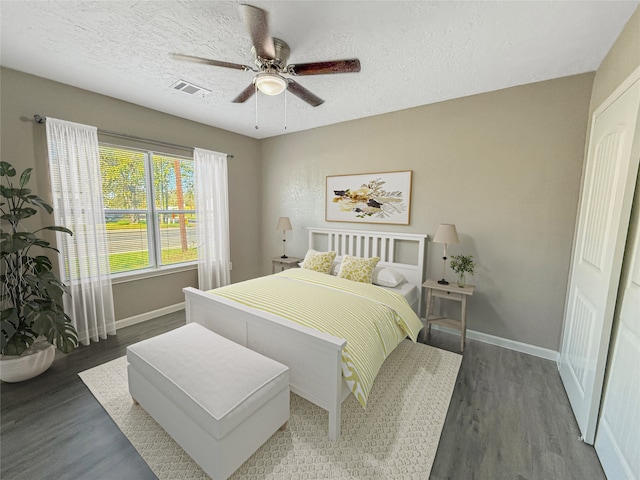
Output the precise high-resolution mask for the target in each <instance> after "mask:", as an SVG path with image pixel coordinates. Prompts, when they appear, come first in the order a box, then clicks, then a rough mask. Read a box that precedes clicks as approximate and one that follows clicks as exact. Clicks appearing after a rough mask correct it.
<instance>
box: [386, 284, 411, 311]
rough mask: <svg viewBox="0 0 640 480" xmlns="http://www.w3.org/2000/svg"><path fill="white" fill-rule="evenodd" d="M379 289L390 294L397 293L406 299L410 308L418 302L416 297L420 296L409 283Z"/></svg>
mask: <svg viewBox="0 0 640 480" xmlns="http://www.w3.org/2000/svg"><path fill="white" fill-rule="evenodd" d="M380 288H386V289H387V290H391V291H392V292H396V293H399V294H400V295H402V296H403V297H404V298H406V299H407V302H409V305H412V306H413V305H414V304H415V303H416V302H417V301H418V296H419V295H420V291H419V289H418V287H417V286H416V285H413V284H412V283H409V282H403V283H401V284H400V285H398V286H397V287H382V286H380Z"/></svg>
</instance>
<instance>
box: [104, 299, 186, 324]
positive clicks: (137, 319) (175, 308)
mask: <svg viewBox="0 0 640 480" xmlns="http://www.w3.org/2000/svg"><path fill="white" fill-rule="evenodd" d="M180 310H184V302H180V303H176V304H175V305H169V306H167V307H162V308H159V309H157V310H152V311H150V312H145V313H141V314H140V315H134V316H133V317H129V318H123V319H122V320H116V330H119V329H121V328H124V327H129V326H131V325H135V324H137V323H142V322H146V321H147V320H151V319H154V318H157V317H161V316H162V315H167V314H169V313H174V312H179V311H180Z"/></svg>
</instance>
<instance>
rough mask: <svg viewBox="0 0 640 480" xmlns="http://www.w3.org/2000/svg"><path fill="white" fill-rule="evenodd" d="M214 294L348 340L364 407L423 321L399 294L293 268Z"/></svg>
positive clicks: (349, 369) (350, 377)
mask: <svg viewBox="0 0 640 480" xmlns="http://www.w3.org/2000/svg"><path fill="white" fill-rule="evenodd" d="M209 293H211V294H213V295H218V296H221V297H225V298H228V299H230V300H234V301H236V302H239V303H242V304H244V305H247V306H249V307H252V308H256V309H258V310H261V311H265V312H270V313H273V314H275V315H278V316H280V317H283V318H286V319H288V320H291V321H294V322H296V323H299V324H301V325H305V326H307V327H310V328H314V329H316V330H320V331H322V332H325V333H328V334H330V335H333V336H335V337H338V338H343V339H345V340H346V341H347V345H346V346H345V347H344V348H343V351H342V373H343V376H344V378H345V380H346V382H347V385H348V386H349V388H350V389H351V391H352V392H353V394H354V395H355V396H356V398H357V399H358V401H359V402H360V404H361V405H362V406H363V407H366V403H367V397H368V395H369V392H370V391H371V387H372V386H373V381H374V379H375V377H376V375H377V374H378V371H379V370H380V367H381V366H382V363H383V362H384V360H385V359H386V358H387V356H388V355H389V354H390V353H391V352H392V351H393V349H394V348H396V346H397V345H398V344H399V343H400V342H401V341H402V340H403V339H404V338H406V337H407V336H408V337H410V338H411V339H412V340H413V341H414V342H415V341H416V339H417V336H418V333H419V332H420V329H421V328H422V322H421V321H420V319H419V318H418V317H417V315H416V314H415V313H414V311H413V310H412V309H411V307H410V306H409V304H408V303H407V301H406V299H405V298H404V297H403V296H402V295H400V294H398V293H395V292H392V291H389V290H386V289H383V288H381V287H377V286H375V285H370V284H364V283H358V282H353V281H351V280H346V279H343V278H337V277H333V276H331V275H326V274H323V273H318V272H314V271H311V270H305V269H290V270H285V271H284V272H280V273H277V274H275V275H269V276H266V277H260V278H255V279H252V280H247V281H245V282H239V283H235V284H232V285H228V286H226V287H221V288H217V289H215V290H211V291H210V292H209Z"/></svg>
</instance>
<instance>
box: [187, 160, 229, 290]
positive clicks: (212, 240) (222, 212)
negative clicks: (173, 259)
mask: <svg viewBox="0 0 640 480" xmlns="http://www.w3.org/2000/svg"><path fill="white" fill-rule="evenodd" d="M193 160H194V163H195V190H196V216H197V220H196V225H197V233H198V288H200V290H211V289H212V288H217V287H222V286H224V285H228V284H229V283H231V276H230V271H229V265H230V261H231V255H230V253H229V200H228V187H227V155H226V154H224V153H218V152H212V151H210V150H203V149H201V148H196V149H194V152H193Z"/></svg>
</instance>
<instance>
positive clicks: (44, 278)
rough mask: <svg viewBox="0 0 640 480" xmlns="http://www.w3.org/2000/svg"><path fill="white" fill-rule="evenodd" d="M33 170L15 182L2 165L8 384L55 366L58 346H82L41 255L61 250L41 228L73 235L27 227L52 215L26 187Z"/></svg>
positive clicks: (2, 352)
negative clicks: (42, 213) (43, 213)
mask: <svg viewBox="0 0 640 480" xmlns="http://www.w3.org/2000/svg"><path fill="white" fill-rule="evenodd" d="M31 171H32V169H31V168H28V169H26V170H25V171H24V172H22V175H20V177H19V180H18V182H17V184H16V183H14V180H13V179H14V177H16V175H17V173H16V170H15V168H13V166H12V165H11V164H9V163H7V162H0V177H3V178H2V180H3V182H2V184H0V213H1V215H0V219H1V221H2V230H1V233H0V247H1V248H0V253H1V262H0V265H1V270H0V280H1V281H2V291H1V295H0V325H1V327H2V328H1V331H2V334H1V335H0V379H1V380H3V381H5V382H19V381H22V380H28V379H29V378H33V377H35V376H36V375H39V374H41V373H42V372H44V371H45V370H46V369H47V368H49V367H50V366H51V363H52V362H53V358H54V356H55V348H56V347H57V348H58V350H60V351H62V352H64V353H68V352H70V351H71V350H73V349H74V348H75V347H76V346H77V345H78V334H77V332H76V329H75V328H74V326H73V324H72V323H71V318H70V317H69V316H68V315H67V314H66V313H65V312H64V310H63V306H62V296H63V295H64V293H66V292H67V287H66V285H65V284H64V283H62V282H61V281H60V280H59V279H58V277H57V276H56V274H55V273H54V272H53V264H52V263H51V260H50V259H49V258H48V257H47V256H45V255H42V254H41V252H42V251H43V250H44V251H47V250H54V251H57V250H56V249H55V248H54V247H52V246H51V245H50V243H49V242H47V241H46V240H43V239H41V238H39V237H38V236H37V234H38V232H41V231H43V230H54V231H57V232H64V233H67V234H69V235H71V231H70V230H69V229H67V228H64V227H58V226H49V227H43V228H40V229H38V230H35V231H34V232H28V231H26V230H25V229H24V227H23V225H22V223H23V221H24V220H25V219H27V218H29V217H32V216H34V215H35V214H36V213H38V210H37V208H39V209H43V210H45V211H47V212H48V213H51V212H52V211H53V209H52V208H51V206H50V205H49V204H47V203H46V202H45V201H44V200H43V199H42V198H40V197H39V196H37V195H34V194H33V193H31V190H30V189H28V188H27V187H26V186H27V183H28V182H29V179H30V177H31ZM34 207H35V208H34Z"/></svg>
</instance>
